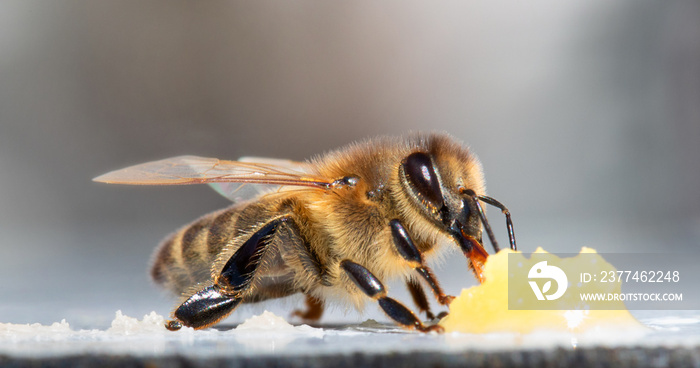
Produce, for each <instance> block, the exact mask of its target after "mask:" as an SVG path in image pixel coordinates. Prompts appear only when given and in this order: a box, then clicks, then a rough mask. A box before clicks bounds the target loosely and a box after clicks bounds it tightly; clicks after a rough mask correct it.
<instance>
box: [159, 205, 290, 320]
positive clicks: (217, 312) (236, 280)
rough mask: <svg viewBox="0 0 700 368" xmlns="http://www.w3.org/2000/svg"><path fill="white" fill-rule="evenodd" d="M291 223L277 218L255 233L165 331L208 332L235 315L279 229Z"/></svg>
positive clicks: (188, 300) (175, 314)
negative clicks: (212, 326) (187, 329)
mask: <svg viewBox="0 0 700 368" xmlns="http://www.w3.org/2000/svg"><path fill="white" fill-rule="evenodd" d="M288 220H289V218H288V217H279V218H276V219H274V220H272V221H270V222H268V223H267V224H265V225H263V226H262V227H261V228H260V229H259V230H257V231H256V232H255V233H253V235H251V236H250V238H249V239H248V240H246V242H245V243H243V245H241V247H240V248H238V250H236V252H235V253H234V254H233V256H231V258H230V259H229V260H228V262H226V264H225V265H224V267H223V269H222V271H221V273H220V274H219V275H218V276H217V277H216V278H215V279H214V285H212V286H208V287H206V288H204V289H202V290H200V291H198V292H196V293H195V294H194V295H192V296H190V297H189V298H188V299H187V300H185V302H183V303H182V304H181V305H180V306H179V307H178V308H177V309H175V311H174V312H173V317H175V319H174V320H172V321H168V322H166V328H168V329H169V330H177V329H179V328H180V327H182V325H185V326H188V327H194V328H197V329H199V328H206V327H208V326H211V325H213V324H215V323H217V322H219V321H220V320H222V319H223V318H225V317H226V316H228V315H229V314H230V313H231V312H233V310H234V309H235V308H236V307H237V306H238V304H240V303H241V301H242V300H243V297H244V294H245V292H246V291H247V290H248V289H249V288H250V285H251V282H252V279H253V277H254V276H255V274H256V272H257V270H258V267H259V266H260V260H261V259H262V257H264V255H265V253H266V250H267V249H268V245H269V244H270V242H271V240H272V238H273V237H274V235H275V233H276V231H277V229H278V228H279V227H280V226H281V225H282V224H284V223H285V222H287V221H288Z"/></svg>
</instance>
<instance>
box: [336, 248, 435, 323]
mask: <svg viewBox="0 0 700 368" xmlns="http://www.w3.org/2000/svg"><path fill="white" fill-rule="evenodd" d="M340 267H342V268H343V270H345V272H347V274H348V276H350V279H351V280H352V281H353V282H354V283H355V285H357V287H359V288H360V290H362V292H364V293H365V294H366V295H367V296H368V297H370V298H372V299H374V300H376V301H377V303H379V306H380V307H382V310H384V313H386V314H387V315H388V316H389V317H390V318H391V319H393V320H394V321H396V322H397V323H398V324H400V325H401V326H404V327H407V328H415V329H416V330H419V331H423V332H429V331H436V332H442V331H443V328H442V326H439V325H433V326H425V325H423V323H421V321H420V320H419V319H418V317H416V315H415V314H413V312H411V311H410V310H409V309H408V308H406V307H405V306H404V305H403V304H401V303H400V302H398V301H396V300H395V299H392V298H389V297H388V296H386V289H384V285H383V284H382V282H381V281H379V279H378V278H377V277H376V276H374V275H373V274H372V273H371V272H370V271H369V270H368V269H366V268H365V267H364V266H362V265H359V264H357V263H355V262H353V261H350V260H347V259H346V260H344V261H342V262H340Z"/></svg>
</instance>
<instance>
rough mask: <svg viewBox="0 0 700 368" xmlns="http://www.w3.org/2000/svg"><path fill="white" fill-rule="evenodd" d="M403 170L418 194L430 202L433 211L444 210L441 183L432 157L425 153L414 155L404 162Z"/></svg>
mask: <svg viewBox="0 0 700 368" xmlns="http://www.w3.org/2000/svg"><path fill="white" fill-rule="evenodd" d="M403 168H404V173H405V174H406V179H407V180H408V182H409V183H410V184H411V188H412V189H413V190H414V191H415V192H416V194H418V196H420V198H421V199H422V200H423V201H425V202H428V204H429V205H430V206H431V207H433V209H435V210H439V209H440V208H442V205H443V203H444V200H443V198H442V191H440V182H439V181H438V178H437V175H436V174H435V169H434V168H433V162H432V161H431V160H430V156H428V155H427V154H425V153H423V152H415V153H412V154H410V155H408V157H406V159H405V160H404V162H403Z"/></svg>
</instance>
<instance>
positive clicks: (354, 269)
mask: <svg viewBox="0 0 700 368" xmlns="http://www.w3.org/2000/svg"><path fill="white" fill-rule="evenodd" d="M340 267H343V269H344V270H345V272H347V273H348V276H350V279H351V280H352V281H353V282H354V283H355V285H357V287H358V288H360V290H362V292H364V293H365V294H367V296H368V297H370V298H372V299H377V298H381V297H383V296H385V295H386V290H384V285H382V283H381V281H379V279H378V278H376V277H375V276H374V275H372V273H371V272H369V270H368V269H366V268H364V267H363V266H360V265H359V264H357V263H355V262H353V261H349V260H347V259H346V260H344V261H342V262H340Z"/></svg>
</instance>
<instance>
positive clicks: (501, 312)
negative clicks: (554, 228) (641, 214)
mask: <svg viewBox="0 0 700 368" xmlns="http://www.w3.org/2000/svg"><path fill="white" fill-rule="evenodd" d="M537 252H539V253H546V252H544V251H543V250H541V249H538V250H537V251H536V253H537ZM513 253H515V254H516V255H517V256H518V257H521V258H522V259H517V262H516V263H517V264H518V265H519V266H520V267H522V268H523V269H526V270H529V269H530V267H532V266H533V265H534V264H535V261H534V260H533V259H527V258H525V257H524V256H523V255H522V253H520V252H513V251H511V250H509V249H506V250H502V251H500V252H499V253H498V254H495V255H492V256H489V258H488V261H487V262H486V266H485V270H484V279H485V281H484V282H483V283H482V284H481V285H478V286H474V287H471V288H469V289H463V290H462V294H461V295H459V296H458V297H457V298H456V299H455V300H454V301H452V303H451V305H450V314H449V315H448V316H447V317H445V318H444V319H443V320H442V321H440V325H442V326H443V327H444V328H445V331H446V332H465V333H489V332H518V333H530V332H533V331H535V330H555V331H565V332H573V333H580V332H587V331H591V330H596V329H597V330H601V329H605V330H608V329H611V328H612V329H617V328H622V329H635V328H642V329H643V328H644V327H643V325H641V324H640V323H639V322H638V321H637V320H636V319H635V318H634V317H633V316H632V315H631V314H630V312H629V311H628V310H627V309H625V308H624V303H622V302H620V303H621V304H619V305H617V308H619V309H617V310H597V309H595V307H596V305H595V304H593V302H591V303H588V302H580V301H579V302H573V301H572V300H571V299H567V298H572V295H578V294H577V293H566V294H565V295H564V296H562V298H561V300H557V302H558V303H560V304H561V305H566V306H569V308H567V310H562V309H559V310H514V309H509V308H508V272H509V270H508V255H509V254H513ZM581 253H594V254H595V253H596V252H595V250H592V249H590V248H583V249H582V250H581ZM551 256H552V257H553V258H554V259H555V261H556V262H557V265H559V267H562V268H565V269H567V270H571V269H574V270H580V271H581V272H589V273H599V272H600V271H602V270H605V271H608V270H611V269H614V267H613V266H611V265H610V264H609V263H607V262H606V261H605V260H604V259H603V258H602V257H601V256H600V255H598V254H595V257H594V258H591V255H590V254H587V255H586V262H582V261H581V259H580V258H581V255H578V256H576V257H572V258H564V259H561V258H558V257H556V256H554V255H551ZM591 260H592V261H591ZM513 261H514V260H513V259H511V264H513ZM511 272H512V270H511ZM577 272H578V271H577ZM524 274H525V275H527V272H525V273H524ZM570 284H571V283H570ZM573 284H576V283H575V282H573ZM586 286H588V285H586ZM573 287H581V285H578V286H576V285H574V286H573ZM601 287H602V288H604V289H600V288H601ZM521 289H522V290H516V291H515V294H516V295H518V293H522V294H521V295H525V293H527V295H531V294H532V290H529V289H526V288H521ZM619 290H620V284H619V283H608V284H596V285H590V287H589V289H588V290H587V291H592V292H614V291H619ZM567 294H568V296H567ZM512 295H513V292H511V296H512ZM518 300H521V299H520V298H516V300H515V301H516V302H517V301H518ZM572 303H573V304H572ZM511 304H512V303H511ZM516 304H517V303H516ZM572 305H574V308H571V306H572Z"/></svg>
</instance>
